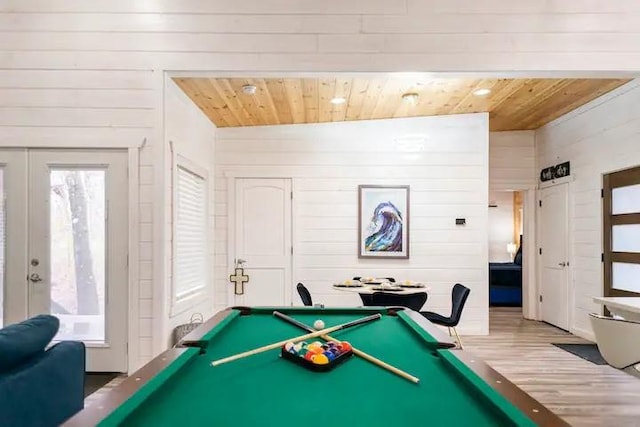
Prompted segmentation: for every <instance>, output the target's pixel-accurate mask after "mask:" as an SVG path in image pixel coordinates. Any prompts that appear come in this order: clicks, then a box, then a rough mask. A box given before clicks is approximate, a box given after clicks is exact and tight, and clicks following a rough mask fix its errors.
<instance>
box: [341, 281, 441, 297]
mask: <svg viewBox="0 0 640 427" xmlns="http://www.w3.org/2000/svg"><path fill="white" fill-rule="evenodd" d="M332 287H333V289H335V290H338V291H343V292H354V293H358V294H364V295H372V294H373V293H375V292H390V293H394V294H414V293H416V292H427V293H429V291H430V290H431V288H429V287H428V286H427V285H426V284H424V283H422V282H419V281H415V280H402V281H399V282H390V281H388V280H383V279H373V280H365V281H360V280H345V281H342V282H338V283H334V284H333V286H332Z"/></svg>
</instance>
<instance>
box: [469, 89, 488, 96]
mask: <svg viewBox="0 0 640 427" xmlns="http://www.w3.org/2000/svg"><path fill="white" fill-rule="evenodd" d="M490 93H491V89H487V88H480V89H476V90H474V91H473V94H474V95H475V96H485V95H489V94H490Z"/></svg>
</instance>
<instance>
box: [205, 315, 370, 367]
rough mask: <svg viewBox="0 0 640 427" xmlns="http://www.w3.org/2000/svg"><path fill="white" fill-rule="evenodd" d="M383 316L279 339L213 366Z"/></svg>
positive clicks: (368, 317)
mask: <svg viewBox="0 0 640 427" xmlns="http://www.w3.org/2000/svg"><path fill="white" fill-rule="evenodd" d="M381 317H382V315H380V314H374V315H372V316H367V317H363V318H361V319H357V320H354V321H352V322H347V323H343V324H341V325H337V326H333V327H331V328H326V329H322V330H320V331H316V332H313V333H310V334H306V335H301V336H299V337H293V338H288V339H286V340H282V341H279V342H276V343H273V344H269V345H265V346H263V347H259V348H256V349H253V350H249V351H245V352H242V353H238V354H234V355H233V356H229V357H225V358H223V359H218V360H214V361H213V362H211V366H218V365H222V364H223V363H227V362H231V361H234V360H237V359H242V358H245V357H249V356H253V355H254V354H258V353H264V352H265V351H269V350H273V349H275V348H278V347H282V346H283V345H285V344H286V343H288V342H298V341H304V340H306V339H309V338H315V337H319V336H321V335H326V334H329V333H331V332H335V331H340V330H342V329H347V328H352V327H354V326H357V325H361V324H363V323H368V322H372V321H374V320H379V319H380V318H381Z"/></svg>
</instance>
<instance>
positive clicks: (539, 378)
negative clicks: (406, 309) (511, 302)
mask: <svg viewBox="0 0 640 427" xmlns="http://www.w3.org/2000/svg"><path fill="white" fill-rule="evenodd" d="M489 318H490V330H491V332H490V334H489V335H488V336H469V337H464V336H463V337H462V340H463V344H464V346H465V350H467V351H470V352H473V353H475V354H477V355H478V356H480V357H481V358H482V359H484V360H485V361H486V362H487V363H488V364H489V365H491V366H492V367H493V368H494V369H496V370H497V371H499V372H500V373H501V374H502V375H504V376H505V377H507V378H508V379H509V380H510V381H512V382H513V383H515V384H516V385H517V386H519V387H520V388H522V389H523V390H524V391H526V392H527V393H529V394H530V395H531V396H533V397H534V398H535V399H537V400H538V401H539V402H540V403H542V404H543V405H545V406H546V407H548V408H549V409H550V410H552V411H553V412H555V413H556V414H558V415H559V416H560V417H562V418H563V419H564V420H566V421H567V422H569V423H570V424H571V425H573V426H578V427H580V426H589V427H591V426H607V427H608V426H611V427H627V426H637V427H640V378H637V377H634V376H632V375H631V374H629V373H627V372H623V371H620V370H618V369H615V368H612V367H611V366H608V365H601V366H598V365H594V364H593V363H591V362H588V361H586V360H583V359H581V358H579V357H578V356H574V355H573V354H571V353H569V352H566V351H564V350H561V349H559V348H557V347H555V346H553V345H551V343H585V342H587V341H585V340H583V339H581V338H578V337H575V336H573V335H571V334H569V333H567V332H564V331H562V330H560V329H558V328H555V327H553V326H550V325H548V324H546V323H542V322H535V321H531V320H524V319H523V318H522V316H521V312H520V309H514V308H492V309H491V310H490V316H489ZM631 369H632V368H631ZM123 379H124V377H118V378H115V379H114V380H113V381H111V382H110V383H109V384H107V385H106V386H105V387H103V388H102V389H100V390H98V391H97V392H95V393H93V394H92V395H90V396H88V397H87V399H86V400H85V404H86V405H87V406H89V405H91V404H92V403H93V402H95V400H96V399H97V398H99V397H100V396H101V395H103V394H104V393H106V392H108V390H110V389H111V388H113V387H115V386H117V385H118V384H119V383H121V382H122V380H123Z"/></svg>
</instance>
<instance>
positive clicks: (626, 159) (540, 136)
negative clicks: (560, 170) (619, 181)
mask: <svg viewBox="0 0 640 427" xmlns="http://www.w3.org/2000/svg"><path fill="white" fill-rule="evenodd" d="M536 144H537V157H538V167H539V168H542V167H546V166H549V165H554V164H557V163H560V162H563V161H567V160H568V161H571V180H570V184H569V218H570V219H569V224H570V225H569V228H570V231H569V234H570V242H569V252H570V265H571V277H572V279H573V280H572V283H571V284H570V289H571V290H572V292H573V295H574V301H575V307H573V310H574V312H573V324H572V325H570V326H571V329H572V330H574V331H575V332H576V333H577V334H579V335H582V336H584V337H587V338H593V337H592V332H591V326H590V324H589V317H588V314H589V313H590V312H599V311H600V310H601V307H600V306H599V305H597V304H594V303H593V301H592V299H591V298H592V297H593V296H601V295H602V274H603V272H602V263H601V261H600V254H601V253H602V199H601V197H600V189H601V188H602V175H603V174H605V173H609V172H613V171H616V170H619V169H624V168H628V167H632V166H638V165H640V82H639V81H638V80H634V81H632V82H630V83H628V84H626V85H624V86H622V87H620V88H618V89H616V90H614V91H613V92H610V93H608V94H606V95H604V96H603V97H600V98H598V99H596V100H594V101H592V102H590V103H589V104H586V105H585V106H583V107H581V108H579V109H578V110H576V111H574V112H572V113H569V114H567V115H565V116H562V117H561V118H559V119H557V120H555V121H554V122H552V123H550V124H548V125H546V126H544V127H543V128H541V129H539V130H538V131H537V132H536Z"/></svg>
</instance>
